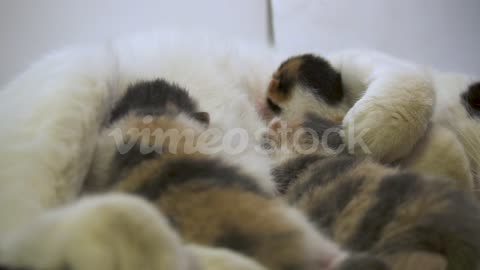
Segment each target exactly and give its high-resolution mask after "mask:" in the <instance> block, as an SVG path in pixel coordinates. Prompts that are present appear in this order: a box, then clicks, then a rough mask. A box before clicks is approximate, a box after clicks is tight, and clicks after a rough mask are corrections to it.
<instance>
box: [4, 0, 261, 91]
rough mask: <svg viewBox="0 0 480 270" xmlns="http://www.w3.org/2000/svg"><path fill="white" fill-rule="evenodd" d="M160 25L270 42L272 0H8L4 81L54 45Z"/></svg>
mask: <svg viewBox="0 0 480 270" xmlns="http://www.w3.org/2000/svg"><path fill="white" fill-rule="evenodd" d="M159 27H175V28H178V29H185V28H187V29H197V28H199V29H208V30H209V31H211V32H218V33H220V34H222V35H226V36H233V37H240V38H245V39H252V40H255V41H260V42H265V43H266V42H267V26H266V1H263V0H242V1H225V0H200V1H197V0H175V1H172V0H170V1H169V0H137V1H135V0H2V1H0V33H1V42H0V48H1V50H0V62H1V65H0V85H1V84H3V83H5V82H6V81H7V80H9V79H11V78H12V77H13V76H14V75H15V74H16V73H18V72H21V71H22V70H24V69H25V68H26V67H27V66H28V64H29V63H31V62H32V61H34V60H35V59H37V58H38V57H40V56H41V55H43V54H45V53H46V52H48V51H51V50H54V49H58V48H61V47H64V46H67V45H71V44H76V43H86V42H91V41H99V40H105V39H109V38H112V37H115V36H118V35H120V34H125V33H130V32H137V31H148V30H151V29H155V28H159Z"/></svg>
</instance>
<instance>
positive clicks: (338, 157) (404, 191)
mask: <svg viewBox="0 0 480 270" xmlns="http://www.w3.org/2000/svg"><path fill="white" fill-rule="evenodd" d="M336 127H337V125H336V124H335V123H333V122H331V121H329V120H326V119H323V118H321V117H319V116H316V115H314V114H307V115H306V116H305V118H304V120H303V122H302V123H301V124H300V125H298V126H297V127H296V128H297V130H299V129H300V128H306V129H308V131H309V132H305V133H301V134H302V136H298V137H296V138H297V140H294V139H293V138H294V137H293V136H286V137H284V138H286V140H285V141H283V143H284V144H283V146H284V148H283V149H282V151H283V152H284V153H283V155H285V154H287V155H288V156H289V159H287V160H281V161H279V162H278V166H276V167H275V168H274V169H273V171H272V173H273V175H274V178H275V181H276V182H277V184H278V185H279V191H280V192H281V193H282V194H283V196H284V197H285V199H286V200H287V201H288V202H289V203H290V204H292V205H294V206H295V207H297V208H299V209H301V210H302V211H303V212H304V213H305V214H306V215H307V216H308V217H309V218H310V220H311V221H313V222H314V223H315V225H316V226H317V228H318V229H319V230H320V231H322V232H324V233H326V234H327V235H328V236H329V237H331V239H333V240H334V241H335V242H336V243H338V244H339V245H340V246H341V247H342V248H344V249H346V250H348V251H351V252H364V253H367V254H370V255H374V256H377V257H379V258H382V259H383V260H384V261H385V262H386V263H387V264H388V265H389V266H390V267H391V268H392V269H412V270H413V269H419V270H420V269H421V270H423V269H450V270H451V269H457V270H460V269H462V270H463V269H464V270H467V269H480V205H479V204H478V202H477V201H476V200H475V198H474V196H473V194H471V193H470V192H466V191H464V190H462V189H459V188H457V187H456V186H455V184H454V183H453V182H452V181H451V180H449V179H444V178H433V177H427V176H422V175H419V174H415V173H412V172H408V171H401V170H398V169H393V168H389V167H386V166H383V165H380V164H379V163H377V162H374V161H373V160H372V159H370V158H368V157H355V156H352V155H349V154H346V153H340V154H333V153H332V152H331V149H329V147H336V146H337V145H338V144H339V143H341V138H340V137H339V136H338V135H333V136H331V137H330V138H329V140H328V141H327V142H328V144H324V145H321V144H320V145H319V144H314V143H313V142H314V141H315V140H317V139H318V138H321V136H322V135H323V134H324V132H326V131H327V130H328V129H330V128H336ZM277 128H278V127H277ZM279 131H280V130H276V131H274V132H272V133H270V134H269V136H268V137H266V138H267V139H268V141H267V142H266V143H268V144H267V145H270V146H272V147H274V148H273V150H277V151H280V148H275V146H278V145H280V143H282V142H281V140H282V137H281V136H280V132H279ZM312 136H316V138H317V139H315V138H313V137H312ZM314 139H315V140H314ZM318 140H320V139H318ZM318 140H317V141H318ZM298 144H300V145H298ZM316 146H317V148H314V149H313V150H315V151H311V150H309V153H308V154H304V153H302V151H305V150H307V149H309V148H310V149H312V147H316ZM299 149H300V150H301V151H299Z"/></svg>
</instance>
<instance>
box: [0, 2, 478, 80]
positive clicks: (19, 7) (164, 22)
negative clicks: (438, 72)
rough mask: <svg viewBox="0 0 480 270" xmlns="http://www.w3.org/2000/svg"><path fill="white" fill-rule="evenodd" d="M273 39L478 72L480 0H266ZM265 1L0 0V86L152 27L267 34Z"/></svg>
mask: <svg viewBox="0 0 480 270" xmlns="http://www.w3.org/2000/svg"><path fill="white" fill-rule="evenodd" d="M272 1H273V6H274V26H275V38H276V42H277V44H276V46H277V47H279V48H280V49H286V50H292V51H297V52H298V51H308V50H315V51H317V52H328V51H332V50H338V49H342V48H352V47H364V48H374V49H380V50H384V51H387V52H389V53H392V54H395V55H397V56H400V57H406V58H410V59H413V60H416V61H419V62H422V63H425V64H431V65H434V66H436V67H438V68H441V69H444V70H449V71H462V72H468V73H472V74H476V75H480V53H479V50H480V46H479V45H480V30H479V26H480V16H478V14H480V0H401V1H395V0H391V1H390V0H272ZM266 14H267V12H266V0H241V1H233V0H176V1H173V0H137V1H134V0H98V1H97V0H2V1H0V34H1V42H0V62H1V64H0V85H1V84H3V83H5V82H6V81H7V80H9V79H11V78H12V77H13V76H15V74H16V73H18V72H21V71H22V70H24V69H25V68H26V67H27V66H28V64H29V63H31V62H32V61H34V60H35V59H37V58H38V57H40V56H41V55H43V54H44V53H46V52H48V51H51V50H54V49H58V48H61V47H64V46H67V45H70V44H76V43H86V42H91V41H98V40H105V39H109V38H112V37H115V36H118V35H120V34H125V33H130V32H137V31H148V30H151V29H154V28H159V27H175V28H179V29H192V28H203V29H208V30H209V31H213V32H218V33H220V34H222V35H226V36H234V37H240V38H245V39H251V40H255V41H260V42H265V43H266V42H267V40H268V38H267V23H266V22H267V17H266Z"/></svg>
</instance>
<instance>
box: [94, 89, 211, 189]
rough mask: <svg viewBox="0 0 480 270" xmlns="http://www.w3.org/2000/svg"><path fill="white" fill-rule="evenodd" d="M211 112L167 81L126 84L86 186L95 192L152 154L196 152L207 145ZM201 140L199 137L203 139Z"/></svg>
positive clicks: (157, 156)
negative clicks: (205, 132)
mask: <svg viewBox="0 0 480 270" xmlns="http://www.w3.org/2000/svg"><path fill="white" fill-rule="evenodd" d="M208 123H209V114H208V113H206V112H199V111H198V109H197V104H196V102H195V100H193V99H192V98H191V97H190V96H189V94H188V92H187V91H186V90H185V89H183V88H181V87H179V86H177V85H175V84H172V83H168V82H166V81H165V80H155V81H141V82H137V83H135V84H132V85H130V86H129V88H128V89H127V91H126V94H125V95H124V96H123V97H122V99H121V100H120V101H119V102H118V103H117V105H116V106H115V108H114V109H113V110H112V113H111V116H110V119H109V121H108V123H107V125H106V126H105V127H103V130H102V131H101V133H100V135H99V137H98V140H97V149H96V152H95V155H94V160H93V162H92V168H91V170H90V175H89V176H88V179H87V183H86V188H85V189H86V190H87V191H88V190H98V189H100V188H103V187H105V186H108V184H109V183H110V182H111V181H112V179H118V178H120V177H121V175H122V170H123V169H125V168H126V169H128V168H132V167H134V166H135V165H137V164H139V163H140V162H142V161H144V160H148V159H152V158H167V157H171V156H174V155H194V154H196V153H197V152H198V151H197V148H198V147H200V146H202V143H207V142H206V141H205V142H204V140H206V139H205V138H203V137H205V136H203V137H202V136H200V134H201V133H202V132H203V131H205V129H206V128H207V126H208ZM202 138H203V139H202Z"/></svg>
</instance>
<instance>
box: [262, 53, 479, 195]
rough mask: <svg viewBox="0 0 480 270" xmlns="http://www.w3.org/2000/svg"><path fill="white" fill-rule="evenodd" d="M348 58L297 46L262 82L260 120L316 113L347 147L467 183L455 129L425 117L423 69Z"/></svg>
mask: <svg viewBox="0 0 480 270" xmlns="http://www.w3.org/2000/svg"><path fill="white" fill-rule="evenodd" d="M352 58H353V60H352V59H350V60H349V61H339V60H338V59H335V60H334V61H333V60H332V61H331V62H329V61H327V60H326V59H324V58H322V57H320V56H316V55H312V54H304V55H298V56H293V57H291V58H289V59H287V60H286V61H284V62H283V63H282V64H281V65H280V66H279V67H278V69H277V70H276V71H275V72H274V74H273V75H272V80H271V82H270V85H269V87H268V91H267V96H266V101H265V103H266V104H267V105H268V107H269V108H270V115H267V116H266V118H267V120H269V119H272V117H277V118H279V119H281V120H283V121H285V122H287V123H288V124H289V125H296V124H298V123H299V122H301V121H302V117H303V115H305V114H306V113H308V112H311V113H315V114H316V115H321V117H322V118H323V119H327V120H329V121H332V122H334V123H336V124H338V125H339V126H341V128H342V130H343V132H344V137H343V139H344V142H345V144H346V146H347V147H348V151H349V152H350V153H351V154H355V155H364V154H369V156H372V157H373V158H375V159H377V160H379V161H383V162H386V163H393V164H398V165H401V166H403V167H407V168H410V169H412V170H414V171H417V172H422V173H423V172H426V173H428V174H432V175H437V176H446V177H449V178H452V179H455V180H456V183H457V185H458V186H460V187H462V188H464V189H466V190H472V189H473V187H474V184H473V179H472V172H471V167H470V165H469V162H468V158H467V154H466V153H465V149H464V148H463V146H462V144H461V143H460V142H459V140H458V138H457V136H455V134H453V133H452V132H451V131H450V130H448V129H445V128H443V127H442V126H440V125H438V124H431V123H430V122H431V116H432V110H433V104H434V103H433V96H434V94H433V93H432V92H433V85H432V84H431V83H430V82H429V76H428V75H426V74H425V72H423V71H422V70H420V69H418V68H415V67H414V66H410V65H408V64H397V63H395V64H394V65H391V66H389V67H388V68H386V67H384V66H383V65H382V64H381V62H382V61H383V62H386V61H390V60H391V59H382V58H385V57H380V56H377V57H376V58H378V59H375V61H373V60H372V62H374V63H373V64H372V63H370V62H369V61H367V60H366V59H369V58H366V59H365V57H363V58H361V57H359V59H356V58H355V57H352ZM357 58H358V57H357ZM372 58H375V57H372ZM332 63H333V64H332ZM355 138H360V139H361V140H362V141H361V142H362V143H363V144H359V143H358V141H356V140H355ZM439 156H441V157H442V159H441V160H439V158H438V157H439Z"/></svg>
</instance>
